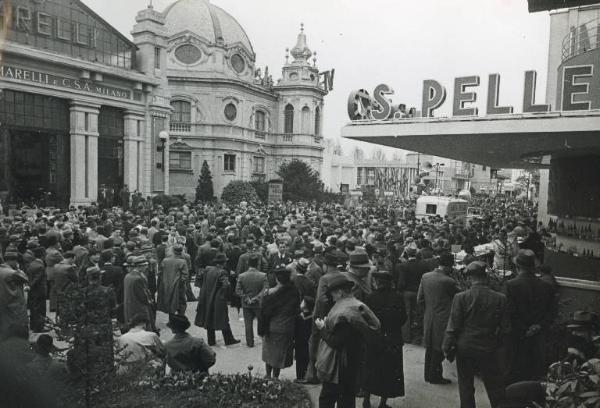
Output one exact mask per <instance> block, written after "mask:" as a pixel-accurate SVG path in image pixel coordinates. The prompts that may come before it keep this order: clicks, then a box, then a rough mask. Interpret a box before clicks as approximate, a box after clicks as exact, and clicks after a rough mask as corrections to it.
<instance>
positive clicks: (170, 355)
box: [165, 315, 217, 374]
mask: <svg viewBox="0 0 600 408" xmlns="http://www.w3.org/2000/svg"><path fill="white" fill-rule="evenodd" d="M167 327H168V328H169V329H171V331H172V332H173V334H174V336H173V338H172V339H171V340H169V341H168V342H166V343H165V349H166V351H167V364H169V367H171V370H172V371H175V372H179V371H194V372H200V373H206V374H208V369H209V368H210V367H212V366H213V365H215V362H216V361H217V360H216V354H215V352H214V351H213V350H212V349H211V348H210V347H209V346H207V345H206V343H205V342H204V340H202V339H201V338H199V337H193V336H192V335H190V334H189V333H188V332H187V329H189V328H190V322H189V320H188V318H187V317H185V316H182V315H170V316H169V323H167Z"/></svg>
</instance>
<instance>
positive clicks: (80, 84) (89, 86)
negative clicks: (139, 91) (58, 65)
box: [0, 65, 131, 99]
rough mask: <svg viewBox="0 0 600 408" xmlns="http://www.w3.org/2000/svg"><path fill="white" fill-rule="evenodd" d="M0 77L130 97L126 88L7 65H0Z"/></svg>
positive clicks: (111, 95) (114, 96)
mask: <svg viewBox="0 0 600 408" xmlns="http://www.w3.org/2000/svg"><path fill="white" fill-rule="evenodd" d="M0 79H3V80H13V81H22V82H28V83H33V84H39V85H50V86H57V87H60V88H69V89H74V90H76V91H83V92H89V93H92V94H96V95H103V96H109V97H112V98H121V99H131V91H129V90H127V89H119V88H113V87H110V86H106V85H102V84H100V83H98V82H94V81H89V80H86V79H74V78H66V77H62V76H56V75H52V74H49V73H47V72H42V71H34V70H30V69H25V68H19V67H14V66H8V65H0Z"/></svg>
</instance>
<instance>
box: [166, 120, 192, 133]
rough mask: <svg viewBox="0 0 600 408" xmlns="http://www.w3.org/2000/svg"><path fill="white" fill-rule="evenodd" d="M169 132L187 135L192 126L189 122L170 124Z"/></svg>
mask: <svg viewBox="0 0 600 408" xmlns="http://www.w3.org/2000/svg"><path fill="white" fill-rule="evenodd" d="M170 129H171V132H180V133H189V132H191V131H192V124H191V123H189V122H171V126H170Z"/></svg>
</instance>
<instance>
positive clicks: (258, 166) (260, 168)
mask: <svg viewBox="0 0 600 408" xmlns="http://www.w3.org/2000/svg"><path fill="white" fill-rule="evenodd" d="M254 173H255V174H265V158H264V157H255V158H254Z"/></svg>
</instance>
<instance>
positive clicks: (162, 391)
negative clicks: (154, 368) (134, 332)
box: [98, 373, 312, 408]
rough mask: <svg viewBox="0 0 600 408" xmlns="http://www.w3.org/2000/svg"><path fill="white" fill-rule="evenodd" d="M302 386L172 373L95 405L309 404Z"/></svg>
mask: <svg viewBox="0 0 600 408" xmlns="http://www.w3.org/2000/svg"><path fill="white" fill-rule="evenodd" d="M311 406H312V405H311V401H310V397H309V396H308V394H307V392H306V390H305V389H304V388H303V387H302V386H299V385H297V384H294V383H293V382H291V381H279V380H266V379H263V378H259V377H255V376H252V375H251V374H250V373H248V374H234V375H223V374H214V375H210V376H203V375H200V374H194V373H176V374H173V375H171V376H167V377H161V378H152V379H144V380H142V381H139V382H138V383H137V384H136V385H134V386H133V387H123V388H121V387H119V389H118V390H113V391H112V392H107V393H106V395H105V398H103V399H102V403H101V405H99V406H98V408H105V407H106V408H108V407H111V408H148V407H157V408H204V407H206V408H214V407H223V408H225V407H232V408H233V407H236V408H238V407H239V408H258V407H261V408H280V407H290V408H311Z"/></svg>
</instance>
